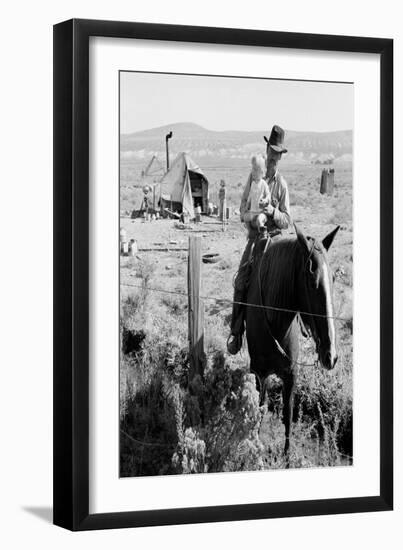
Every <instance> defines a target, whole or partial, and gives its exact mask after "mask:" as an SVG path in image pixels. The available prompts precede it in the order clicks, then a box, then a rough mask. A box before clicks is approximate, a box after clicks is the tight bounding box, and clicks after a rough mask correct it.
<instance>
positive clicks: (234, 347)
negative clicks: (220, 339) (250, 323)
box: [227, 334, 242, 355]
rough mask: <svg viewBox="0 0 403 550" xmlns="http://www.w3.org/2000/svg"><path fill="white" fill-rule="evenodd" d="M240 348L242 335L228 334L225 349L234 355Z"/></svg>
mask: <svg viewBox="0 0 403 550" xmlns="http://www.w3.org/2000/svg"><path fill="white" fill-rule="evenodd" d="M241 348H242V335H241V334H230V336H229V338H228V340H227V350H228V353H230V354H231V355H236V354H237V353H238V352H239V351H240V349H241Z"/></svg>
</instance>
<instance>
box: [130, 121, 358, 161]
mask: <svg viewBox="0 0 403 550" xmlns="http://www.w3.org/2000/svg"><path fill="white" fill-rule="evenodd" d="M170 131H172V132H173V136H172V139H170V140H169V147H170V151H171V152H172V153H173V154H174V153H178V152H181V151H187V152H189V153H190V154H191V155H193V156H195V157H206V156H210V157H220V158H248V157H250V155H251V154H253V153H255V152H258V151H260V152H262V149H263V150H264V148H265V143H264V141H263V136H267V137H268V136H269V135H270V130H256V131H250V130H209V129H207V128H204V127H203V126H201V125H199V124H196V123H194V122H176V123H173V124H168V125H163V126H159V127H155V128H150V129H147V130H141V131H138V132H131V133H127V134H121V136H120V150H121V154H122V155H123V157H126V158H144V157H146V156H148V155H150V154H158V153H159V154H164V151H165V136H166V134H167V133H169V132H170ZM352 139H353V131H352V130H335V131H331V132H304V131H294V130H286V135H285V145H286V147H287V148H288V151H289V153H288V155H287V157H288V158H289V159H292V158H294V157H295V158H296V159H297V160H298V159H299V160H300V161H308V160H310V161H311V160H312V159H315V158H317V157H320V156H323V155H331V156H333V157H334V158H337V157H341V156H343V155H351V154H352Z"/></svg>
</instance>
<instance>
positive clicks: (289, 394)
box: [282, 369, 295, 467]
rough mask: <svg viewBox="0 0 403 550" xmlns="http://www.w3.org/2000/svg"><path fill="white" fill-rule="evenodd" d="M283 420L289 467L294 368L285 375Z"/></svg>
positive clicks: (285, 452) (285, 448)
mask: <svg viewBox="0 0 403 550" xmlns="http://www.w3.org/2000/svg"><path fill="white" fill-rule="evenodd" d="M282 378H283V422H284V426H285V445H284V454H285V455H286V456H287V467H288V452H289V449H290V433H291V425H292V411H293V404H294V383H295V375H294V372H293V371H292V369H290V370H289V371H288V372H286V373H284V374H283V376H282Z"/></svg>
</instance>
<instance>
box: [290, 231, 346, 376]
mask: <svg viewBox="0 0 403 550" xmlns="http://www.w3.org/2000/svg"><path fill="white" fill-rule="evenodd" d="M339 228H340V226H337V227H336V228H335V229H334V230H333V231H332V232H331V233H329V235H327V236H326V237H325V238H324V239H323V240H322V242H320V241H319V242H318V241H316V240H315V239H312V238H310V237H305V235H304V234H303V233H302V231H300V230H299V229H298V228H297V226H295V231H296V233H297V239H298V243H299V246H300V247H301V249H302V257H303V267H302V269H301V271H302V274H301V276H300V277H299V281H300V282H299V288H298V294H299V307H300V309H301V311H304V312H306V313H311V314H312V315H304V314H301V316H302V318H303V321H304V324H306V325H307V326H309V328H310V329H311V332H312V336H313V338H314V340H315V343H316V349H317V352H318V356H319V360H320V363H321V365H322V366H323V367H324V368H325V369H329V370H330V369H332V368H333V367H334V366H335V365H336V362H337V352H336V334H335V327H334V319H333V317H334V312H333V273H332V271H331V269H330V267H329V264H328V261H327V251H328V250H329V248H330V246H331V244H332V242H333V239H334V237H335V236H336V233H337V232H338V230H339Z"/></svg>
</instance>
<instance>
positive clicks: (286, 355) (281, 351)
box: [258, 236, 318, 367]
mask: <svg viewBox="0 0 403 550" xmlns="http://www.w3.org/2000/svg"><path fill="white" fill-rule="evenodd" d="M271 241H272V239H271V237H270V236H269V238H268V239H267V242H266V244H265V247H264V249H263V252H262V254H261V256H260V260H259V271H258V284H259V298H260V305H261V306H263V305H264V304H263V293H262V277H261V275H262V263H263V258H264V255H265V254H266V252H267V249H268V248H269V246H270V244H271ZM314 247H315V239H313V243H312V247H311V250H310V252H309V255H308V258H307V260H306V262H305V268H306V266H307V264H308V262H309V260H310V259H311V256H312V254H313V250H314ZM263 315H264V319H265V321H266V325H267V330H268V332H269V335H270V337H271V339H272V340H273V342H274V344H275V346H276V348H277V350H278V351H279V353H280V354H281V355H282V356H283V357H285V358H286V359H288V361H290V363H292V364H295V365H299V366H301V367H316V366H317V365H318V359H316V361H315V362H314V363H301V362H300V361H296V360H295V359H291V357H290V356H289V355H288V353H287V352H286V351H285V350H284V348H283V347H282V345H281V344H280V342H279V341H278V340H277V338H276V337H275V336H274V334H273V332H272V330H271V326H270V321H269V319H268V317H267V311H266V310H264V311H263ZM290 326H291V324H290ZM288 330H290V328H288ZM288 330H287V332H286V334H287V333H288Z"/></svg>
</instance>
